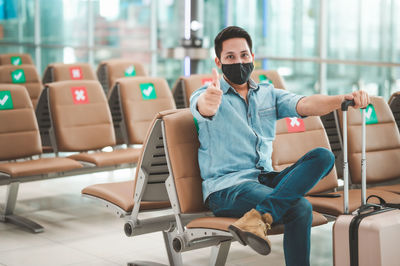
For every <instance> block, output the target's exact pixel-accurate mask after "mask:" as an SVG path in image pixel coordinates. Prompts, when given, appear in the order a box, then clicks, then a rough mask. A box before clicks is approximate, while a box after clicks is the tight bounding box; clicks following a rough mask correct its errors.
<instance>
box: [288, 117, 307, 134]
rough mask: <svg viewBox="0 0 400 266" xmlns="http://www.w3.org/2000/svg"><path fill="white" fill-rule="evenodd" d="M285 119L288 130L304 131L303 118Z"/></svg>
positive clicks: (291, 131)
mask: <svg viewBox="0 0 400 266" xmlns="http://www.w3.org/2000/svg"><path fill="white" fill-rule="evenodd" d="M285 119H286V126H287V129H288V132H290V133H293V132H304V131H306V128H305V126H304V121H303V119H301V118H297V117H286V118H285Z"/></svg>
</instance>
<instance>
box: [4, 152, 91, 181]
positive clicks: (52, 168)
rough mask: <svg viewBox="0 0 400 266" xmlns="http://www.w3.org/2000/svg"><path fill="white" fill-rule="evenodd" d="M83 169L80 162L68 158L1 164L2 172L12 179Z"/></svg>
mask: <svg viewBox="0 0 400 266" xmlns="http://www.w3.org/2000/svg"><path fill="white" fill-rule="evenodd" d="M81 167H83V166H82V165H81V164H80V163H79V162H77V161H74V160H71V159H68V158H61V157H57V158H40V159H37V160H29V161H22V162H10V163H2V164H0V172H4V173H7V174H9V175H10V176H11V177H20V176H34V175H42V174H48V173H53V172H64V171H69V170H74V169H78V168H81Z"/></svg>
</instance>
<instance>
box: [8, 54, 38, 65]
mask: <svg viewBox="0 0 400 266" xmlns="http://www.w3.org/2000/svg"><path fill="white" fill-rule="evenodd" d="M0 65H14V66H20V65H33V60H32V58H31V56H30V55H29V54H19V53H14V54H0Z"/></svg>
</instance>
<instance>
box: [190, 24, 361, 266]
mask: <svg viewBox="0 0 400 266" xmlns="http://www.w3.org/2000/svg"><path fill="white" fill-rule="evenodd" d="M214 44H215V53H216V57H215V64H216V65H217V67H218V68H219V69H221V70H222V73H223V77H222V78H220V77H219V74H218V72H217V70H216V69H213V72H212V73H213V81H212V83H211V84H210V85H208V86H204V87H202V88H200V89H198V90H197V91H195V92H194V93H193V94H192V96H191V99H190V109H191V112H192V114H193V116H194V117H195V119H196V120H197V122H198V126H199V141H200V148H199V151H198V155H199V165H200V171H201V176H202V178H203V185H202V186H203V195H204V200H205V203H206V204H207V205H208V207H209V208H210V210H211V211H212V212H213V213H214V214H215V215H216V216H229V217H238V218H239V217H241V218H240V219H239V220H238V221H236V222H235V223H234V224H232V225H230V226H229V230H230V232H231V233H232V235H233V236H234V238H235V239H236V240H237V241H239V242H240V243H241V244H243V245H249V246H250V247H252V248H253V249H254V250H255V251H257V252H258V253H260V254H263V255H267V254H269V252H270V250H271V245H270V241H269V240H268V238H267V230H268V229H269V228H270V226H271V224H272V223H273V222H274V223H283V224H284V226H285V234H284V251H285V260H286V264H287V265H296V266H299V265H309V254H310V230H311V222H312V207H311V205H310V203H309V202H308V201H307V200H306V199H305V198H304V195H305V194H306V193H307V192H308V191H309V190H310V189H311V188H312V187H313V186H314V185H315V184H316V183H317V182H318V181H319V180H320V179H321V178H323V177H324V176H326V175H327V174H328V173H329V172H330V171H331V169H332V167H333V165H334V156H333V154H332V153H331V152H330V151H329V150H327V149H324V148H317V149H314V150H312V151H310V152H308V153H307V154H305V155H304V156H303V157H302V158H301V159H300V160H299V161H297V162H296V163H295V164H294V165H292V166H290V167H288V168H286V169H285V170H283V171H281V172H275V171H273V168H272V164H271V153H272V141H273V139H274V137H275V124H276V120H278V119H281V118H284V117H305V116H311V115H315V116H321V115H324V114H327V113H329V112H331V111H333V110H335V109H338V108H339V107H340V105H341V103H342V101H343V100H344V99H354V101H355V106H354V108H360V107H365V106H366V105H367V104H368V103H369V97H368V94H366V93H365V92H363V91H357V92H353V93H352V94H347V95H337V96H327V95H312V96H307V97H304V96H299V95H295V94H292V93H290V92H288V91H285V90H280V89H275V88H274V87H273V86H272V85H270V84H255V83H254V81H253V80H251V79H249V77H250V74H251V72H252V70H253V68H254V66H253V62H254V54H253V53H252V40H251V38H250V36H249V34H248V33H247V32H246V31H245V30H244V29H242V28H239V27H234V26H232V27H228V28H225V29H223V30H222V31H221V32H220V33H219V34H218V35H217V37H216V38H215V41H214Z"/></svg>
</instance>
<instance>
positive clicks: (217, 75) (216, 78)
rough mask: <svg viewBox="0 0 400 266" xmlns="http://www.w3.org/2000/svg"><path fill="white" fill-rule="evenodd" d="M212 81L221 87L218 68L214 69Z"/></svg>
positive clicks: (217, 86)
mask: <svg viewBox="0 0 400 266" xmlns="http://www.w3.org/2000/svg"><path fill="white" fill-rule="evenodd" d="M212 83H213V85H214V86H215V87H216V88H218V89H219V74H218V71H217V69H215V68H213V69H212Z"/></svg>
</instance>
